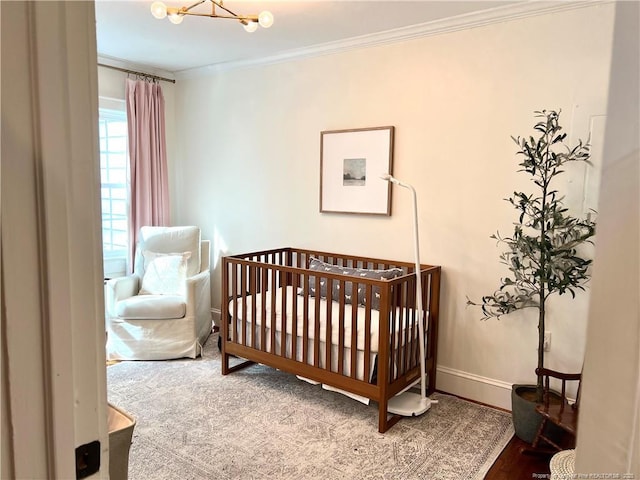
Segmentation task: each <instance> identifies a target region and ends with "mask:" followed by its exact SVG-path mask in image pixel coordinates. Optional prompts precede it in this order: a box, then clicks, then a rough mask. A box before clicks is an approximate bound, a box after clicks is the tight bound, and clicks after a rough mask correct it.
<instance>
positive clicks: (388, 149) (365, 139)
mask: <svg viewBox="0 0 640 480" xmlns="http://www.w3.org/2000/svg"><path fill="white" fill-rule="evenodd" d="M394 133H395V128H394V127H393V126H385V127H372V128H357V129H349V130H328V131H323V132H320V212H321V213H355V214H365V215H386V216H390V215H391V183H390V182H387V181H385V180H383V179H381V178H380V177H381V176H382V175H384V174H390V175H391V174H392V173H393V172H392V168H393V140H394Z"/></svg>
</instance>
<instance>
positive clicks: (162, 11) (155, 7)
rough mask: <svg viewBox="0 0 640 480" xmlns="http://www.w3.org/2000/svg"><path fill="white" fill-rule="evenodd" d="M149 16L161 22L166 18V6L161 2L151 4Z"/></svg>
mask: <svg viewBox="0 0 640 480" xmlns="http://www.w3.org/2000/svg"><path fill="white" fill-rule="evenodd" d="M151 15H153V16H154V17H156V18H157V19H158V20H162V19H163V18H164V17H166V16H167V6H166V5H165V4H164V3H162V2H153V3H152V4H151Z"/></svg>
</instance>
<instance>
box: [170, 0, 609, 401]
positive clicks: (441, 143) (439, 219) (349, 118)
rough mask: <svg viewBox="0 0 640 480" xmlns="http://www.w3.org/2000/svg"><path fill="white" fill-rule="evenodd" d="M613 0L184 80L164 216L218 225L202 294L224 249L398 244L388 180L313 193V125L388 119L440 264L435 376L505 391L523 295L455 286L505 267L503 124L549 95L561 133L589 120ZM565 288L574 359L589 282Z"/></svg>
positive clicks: (510, 170) (530, 349) (556, 358)
mask: <svg viewBox="0 0 640 480" xmlns="http://www.w3.org/2000/svg"><path fill="white" fill-rule="evenodd" d="M613 11H614V6H613V5H612V4H605V5H596V6H592V7H588V8H582V9H577V10H571V11H566V12H563V13H557V14H553V15H544V16H537V17H531V18H523V19H516V20H513V21H509V22H503V23H498V24H493V25H488V26H484V27H480V28H474V29H469V30H465V31H459V32H453V33H447V34H441V35H437V36H431V37H425V38H422V39H417V40H412V41H408V42H404V43H398V44H393V45H386V46H379V47H373V48H367V49H361V50H356V51H350V52H346V53H340V54H334V55H328V56H323V57H317V58H311V59H305V60H298V61H290V62H287V63H282V64H276V65H269V66H263V67H255V68H247V69H242V70H235V71H230V72H226V73H220V74H217V75H214V76H207V77H200V78H193V79H187V80H181V81H179V82H178V83H177V85H176V126H177V127H178V128H179V130H178V140H179V141H178V145H177V150H176V152H175V154H176V156H175V159H174V161H173V169H172V172H171V178H172V180H171V181H172V191H173V192H174V195H173V197H172V198H173V202H174V209H175V212H176V221H178V222H179V223H193V224H196V225H200V226H201V227H202V229H203V235H204V237H205V238H210V239H212V240H213V250H212V251H213V255H212V257H213V262H214V265H215V269H214V271H213V272H212V273H213V278H212V284H213V306H214V307H216V308H219V304H220V266H219V257H220V256H221V255H224V254H227V253H238V252H242V251H251V250H257V249H262V248H267V247H278V246H289V245H291V246H298V247H310V248H318V249H324V250H327V251H339V252H345V253H356V254H362V255H368V256H375V257H382V258H392V259H398V260H407V261H411V260H412V241H411V204H410V197H409V195H408V194H407V192H406V191H401V190H398V189H394V191H393V212H392V216H391V217H377V218H372V217H368V216H352V215H344V214H320V213H319V211H318V196H319V191H318V190H319V156H320V153H319V151H320V148H319V142H320V132H321V131H323V130H334V129H344V128H360V127H372V126H383V125H394V126H395V127H396V138H395V158H394V169H393V173H394V175H395V176H396V177H398V178H400V179H403V180H406V181H409V182H411V183H412V184H413V185H414V186H415V187H416V189H417V191H418V195H419V209H420V222H421V251H422V261H423V262H424V263H432V264H438V265H441V266H442V268H443V288H442V296H441V318H440V336H439V352H438V355H439V357H438V365H439V376H438V388H440V389H443V390H446V391H450V392H452V393H457V394H460V395H463V396H467V397H470V398H474V399H477V400H480V401H484V402H487V403H490V404H494V405H499V406H503V407H505V408H509V406H510V403H509V390H508V388H509V387H510V384H511V383H514V382H515V383H517V382H526V383H530V382H532V381H533V380H534V375H533V370H534V368H535V364H536V346H537V343H536V341H537V335H536V315H535V313H536V312H534V311H531V312H526V313H518V314H514V315H511V316H509V317H505V318H503V319H502V320H500V321H496V320H490V321H486V322H481V321H479V318H480V316H481V315H480V312H479V311H478V310H476V309H467V308H466V307H465V303H466V296H469V297H471V298H474V299H478V298H479V297H480V296H481V295H483V294H486V293H490V292H492V291H493V289H494V288H495V287H497V285H498V280H499V278H500V277H501V276H502V275H504V274H505V273H506V272H505V270H503V269H502V268H501V266H500V265H499V262H498V255H499V253H500V252H501V250H500V249H499V248H497V247H496V245H495V242H494V241H493V240H491V239H490V238H489V235H491V234H492V233H494V232H495V231H496V230H497V229H499V230H500V231H502V232H507V233H508V232H509V229H510V228H511V224H512V222H513V221H514V220H515V216H514V214H515V211H514V210H513V209H512V208H511V207H510V206H509V205H508V204H507V203H506V202H504V201H503V198H505V197H507V196H508V195H510V194H511V192H513V190H514V189H521V188H527V187H528V186H529V180H528V179H527V177H526V176H525V175H523V174H518V173H516V170H517V160H516V157H515V152H516V146H515V145H514V144H513V142H512V140H511V139H510V136H511V135H528V134H530V133H533V131H532V126H533V124H534V118H533V111H534V110H540V109H545V108H546V109H562V111H563V114H562V120H563V122H562V123H563V124H564V125H565V127H566V129H567V131H568V133H569V136H570V137H571V138H572V139H576V138H583V139H586V138H587V137H588V136H589V134H590V129H593V130H594V137H598V138H599V137H601V132H600V131H599V130H598V129H599V128H600V127H598V125H602V124H603V122H602V121H601V119H602V115H604V114H605V112H606V99H607V88H608V76H609V62H610V51H611V44H612V26H613ZM592 125H595V127H593V128H592ZM600 147H601V146H600ZM178 166H179V168H178ZM597 174H598V172H597V169H596V170H594V171H592V172H589V173H588V174H586V173H585V171H584V170H581V169H578V171H575V172H572V176H571V181H570V182H567V185H566V186H567V188H568V189H569V194H568V203H569V205H568V206H569V207H571V208H572V210H573V213H576V214H581V213H582V212H583V211H586V210H587V209H588V208H589V207H595V199H596V198H597V181H595V182H594V178H595V179H596V180H597ZM583 200H584V201H583ZM560 300H561V301H557V302H554V303H553V304H552V306H551V309H550V312H549V322H548V323H549V324H548V328H549V329H550V330H551V331H552V332H553V339H552V350H551V352H550V353H549V355H548V366H550V367H554V368H559V369H562V370H578V371H579V370H580V367H581V365H582V359H583V353H584V343H585V331H586V319H587V310H588V294H582V295H580V297H579V298H578V299H577V300H576V301H573V302H567V301H565V300H564V299H560Z"/></svg>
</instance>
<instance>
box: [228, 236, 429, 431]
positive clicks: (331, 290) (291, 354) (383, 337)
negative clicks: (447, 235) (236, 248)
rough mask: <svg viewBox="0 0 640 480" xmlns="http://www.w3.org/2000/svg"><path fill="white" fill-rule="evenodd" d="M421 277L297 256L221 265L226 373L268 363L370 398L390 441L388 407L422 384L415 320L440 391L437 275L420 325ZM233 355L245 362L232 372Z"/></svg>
mask: <svg viewBox="0 0 640 480" xmlns="http://www.w3.org/2000/svg"><path fill="white" fill-rule="evenodd" d="M414 270H415V265H414V264H412V263H406V262H395V261H389V260H380V259H373V258H366V257H358V256H353V255H340V254H335V253H326V252H318V251H312V250H303V249H296V248H281V249H274V250H266V251H261V252H254V253H246V254H242V255H231V256H227V257H224V258H223V263H222V298H223V299H225V300H223V302H222V308H221V311H222V319H227V320H228V321H224V320H223V322H222V339H223V342H222V374H223V375H227V374H229V373H232V372H234V371H236V370H238V369H240V368H243V367H246V366H248V365H251V364H253V363H262V364H265V365H268V366H270V367H274V368H278V369H280V370H283V371H286V372H289V373H293V374H296V375H298V376H300V377H303V378H305V379H308V380H311V381H314V382H319V383H322V384H325V385H328V386H329V387H333V388H335V389H339V390H343V391H345V392H349V393H351V394H355V395H358V396H361V397H365V398H367V399H371V400H373V401H376V402H377V403H378V430H379V431H380V432H381V433H382V432H385V431H386V430H388V429H389V428H390V427H391V426H393V425H394V424H395V423H396V422H397V421H398V420H399V419H400V418H401V417H399V416H398V415H393V414H388V413H387V403H388V401H389V399H390V398H392V397H393V396H394V395H396V394H398V393H400V392H403V391H404V390H406V389H408V388H410V387H411V386H412V385H415V384H416V383H418V382H419V381H420V361H419V340H418V339H419V336H418V321H423V322H424V327H425V332H426V342H425V361H426V372H427V392H428V394H430V393H432V392H433V391H434V390H435V384H436V350H437V343H438V342H437V339H438V307H439V303H438V301H439V292H440V267H437V266H429V265H421V273H420V274H421V276H422V277H421V278H422V291H423V306H424V307H423V309H424V312H423V316H422V319H419V318H418V312H417V308H416V276H415V275H414ZM388 272H391V273H388ZM373 277H376V278H373ZM381 277H387V278H389V279H386V278H385V279H381ZM352 347H354V348H352ZM232 356H235V357H240V358H241V359H244V360H243V361H241V362H240V363H237V364H234V366H233V367H232V366H230V358H231V357H232Z"/></svg>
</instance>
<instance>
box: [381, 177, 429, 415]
mask: <svg viewBox="0 0 640 480" xmlns="http://www.w3.org/2000/svg"><path fill="white" fill-rule="evenodd" d="M380 178H382V179H383V180H386V181H388V182H391V183H395V184H396V185H398V186H400V187H404V188H407V189H409V190H411V194H412V196H413V240H414V254H415V261H416V267H415V269H416V296H417V300H416V308H417V310H418V312H417V313H418V319H419V321H418V334H419V335H420V394H419V395H418V394H417V393H414V392H411V391H408V390H406V391H404V392H401V393H399V394H398V395H396V396H395V397H393V398H391V399H389V404H388V407H387V411H388V412H390V413H393V414H396V415H402V416H404V417H415V416H418V415H422V414H423V413H424V412H426V411H427V410H429V408H431V404H432V403H437V401H436V400H431V399H430V398H428V397H427V385H426V381H425V376H426V368H425V364H424V338H425V337H424V321H423V315H424V310H423V308H422V278H421V277H422V276H421V275H420V270H421V269H420V239H419V238H418V197H417V195H416V189H415V188H413V186H411V185H409V184H408V183H404V182H401V181H400V180H398V179H397V178H394V177H392V176H391V175H389V174H388V173H387V174H385V175H382V176H381V177H380Z"/></svg>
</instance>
